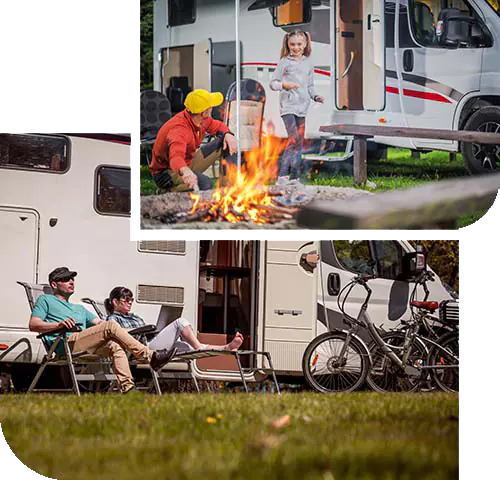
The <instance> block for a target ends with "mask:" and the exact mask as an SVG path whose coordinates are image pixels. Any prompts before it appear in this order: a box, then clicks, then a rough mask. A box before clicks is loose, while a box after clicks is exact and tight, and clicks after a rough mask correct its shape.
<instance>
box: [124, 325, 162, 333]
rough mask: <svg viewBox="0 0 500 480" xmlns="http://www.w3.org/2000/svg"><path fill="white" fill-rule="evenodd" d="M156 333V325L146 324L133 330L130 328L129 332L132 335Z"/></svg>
mask: <svg viewBox="0 0 500 480" xmlns="http://www.w3.org/2000/svg"><path fill="white" fill-rule="evenodd" d="M153 332H154V333H156V326H155V325H144V327H138V328H134V329H133V330H130V331H129V332H128V333H129V334H130V335H143V334H145V333H153Z"/></svg>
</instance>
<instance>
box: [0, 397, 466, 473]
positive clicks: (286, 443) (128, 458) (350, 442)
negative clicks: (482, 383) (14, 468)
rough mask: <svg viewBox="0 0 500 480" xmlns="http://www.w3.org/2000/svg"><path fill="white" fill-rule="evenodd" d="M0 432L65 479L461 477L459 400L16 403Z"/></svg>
mask: <svg viewBox="0 0 500 480" xmlns="http://www.w3.org/2000/svg"><path fill="white" fill-rule="evenodd" d="M285 415H289V416H290V422H289V423H288V425H285V426H283V427H282V428H276V427H274V426H272V422H273V421H275V420H276V419H280V418H282V417H284V416H285ZM0 421H1V423H2V429H3V433H4V435H5V438H6V440H7V441H8V443H9V444H10V446H11V447H12V450H13V451H14V452H15V454H16V455H17V456H18V458H19V459H20V460H21V461H23V463H25V464H26V465H28V466H29V467H31V468H32V469H34V470H35V471H37V472H38V473H41V474H43V475H46V476H49V477H52V478H57V479H59V480H61V479H66V478H67V479H69V478H71V479H75V480H78V479H88V478H95V479H99V480H101V479H117V478H120V479H128V478H131V479H132V478H133V479H136V478H144V479H146V478H148V479H156V478H158V479H165V478H168V479H190V480H192V479H196V478H207V479H211V478H217V479H220V480H223V479H229V478H250V479H264V478H266V479H267V478H279V479H283V480H284V479H301V480H302V479H304V480H307V479H323V480H333V479H336V480H340V479H356V480H363V479H382V480H390V479H398V480H404V479H418V480H424V479H433V480H436V479H450V478H458V395H454V394H444V393H431V394H389V395H380V394H375V393H368V392H359V393H350V394H338V395H330V396H329V395H320V394H314V393H310V392H308V393H297V394H284V395H282V396H281V397H279V396H277V395H264V394H199V395H196V394H167V395H164V396H162V397H157V396H154V395H147V394H144V393H139V392H134V393H132V394H130V395H127V396H120V395H86V396H83V397H81V398H76V397H75V396H72V395H71V396H61V395H49V394H46V395H42V394H38V395H14V394H6V395H0Z"/></svg>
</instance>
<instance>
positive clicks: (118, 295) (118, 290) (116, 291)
mask: <svg viewBox="0 0 500 480" xmlns="http://www.w3.org/2000/svg"><path fill="white" fill-rule="evenodd" d="M123 297H133V293H132V291H131V290H129V289H128V288H127V287H115V288H113V290H111V292H109V297H108V298H106V300H104V308H105V309H106V312H107V313H108V315H111V314H112V313H113V312H114V311H115V306H114V305H113V300H121V299H122V298H123Z"/></svg>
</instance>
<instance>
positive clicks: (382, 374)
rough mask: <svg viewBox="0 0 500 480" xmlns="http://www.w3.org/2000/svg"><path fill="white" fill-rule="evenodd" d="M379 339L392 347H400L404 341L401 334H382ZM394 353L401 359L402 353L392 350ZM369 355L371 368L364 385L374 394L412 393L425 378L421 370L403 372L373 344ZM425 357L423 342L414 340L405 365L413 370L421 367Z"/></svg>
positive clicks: (426, 352)
mask: <svg viewBox="0 0 500 480" xmlns="http://www.w3.org/2000/svg"><path fill="white" fill-rule="evenodd" d="M381 337H382V339H383V340H384V342H386V343H387V344H389V345H392V346H394V347H402V346H403V344H404V341H405V335H404V333H403V332H388V333H385V334H382V335H381ZM394 353H396V355H397V356H398V357H399V358H401V357H402V352H400V351H399V350H398V349H397V348H396V349H394ZM370 355H371V357H372V368H371V369H370V372H369V373H368V376H367V377H366V383H367V384H368V386H369V387H370V388H371V389H372V390H375V391H376V392H414V391H415V390H417V389H418V388H419V386H420V385H421V383H422V382H423V380H424V378H425V375H426V374H425V372H424V371H423V370H416V369H411V370H409V371H407V372H405V371H403V370H402V369H401V368H400V367H399V366H398V365H396V364H394V363H393V362H392V361H391V359H390V358H389V357H388V356H387V355H386V354H385V353H384V352H383V351H382V349H381V348H380V347H379V346H378V345H377V344H376V343H375V342H374V343H372V344H371V345H370ZM427 355H428V351H427V348H426V346H425V344H424V342H422V341H421V340H419V339H418V338H415V339H414V341H413V344H412V346H411V349H410V353H409V355H408V360H407V365H408V366H409V367H415V368H416V367H417V366H419V365H423V364H424V362H425V361H426V359H427Z"/></svg>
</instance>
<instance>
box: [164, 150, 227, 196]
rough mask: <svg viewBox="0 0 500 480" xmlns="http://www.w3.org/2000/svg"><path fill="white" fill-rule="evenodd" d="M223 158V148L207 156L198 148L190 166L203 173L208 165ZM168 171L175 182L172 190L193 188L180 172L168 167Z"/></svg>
mask: <svg viewBox="0 0 500 480" xmlns="http://www.w3.org/2000/svg"><path fill="white" fill-rule="evenodd" d="M221 159H222V148H219V149H217V150H214V151H213V152H212V153H210V154H209V155H207V156H206V157H204V156H203V152H202V151H201V148H198V150H196V152H194V157H193V161H192V162H191V165H189V168H190V169H191V170H193V172H199V173H203V172H204V171H205V170H206V169H207V168H208V167H210V166H211V165H213V164H214V163H215V162H216V161H217V160H221ZM167 172H168V173H169V175H170V177H171V178H172V181H173V182H174V186H173V187H172V188H171V189H170V190H169V191H170V192H186V191H188V190H191V188H190V187H189V186H188V185H187V184H185V183H184V181H183V180H182V177H181V176H180V175H179V174H178V173H176V172H174V171H173V170H171V169H168V170H167Z"/></svg>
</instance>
